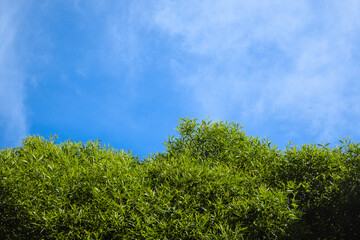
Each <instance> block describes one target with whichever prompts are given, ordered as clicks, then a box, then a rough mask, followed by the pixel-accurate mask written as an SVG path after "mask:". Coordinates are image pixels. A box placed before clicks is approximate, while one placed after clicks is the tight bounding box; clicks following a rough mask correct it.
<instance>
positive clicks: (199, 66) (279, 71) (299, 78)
mask: <svg viewBox="0 0 360 240" xmlns="http://www.w3.org/2000/svg"><path fill="white" fill-rule="evenodd" d="M316 4H318V5H316ZM157 9H158V11H157V13H156V14H155V17H154V21H155V23H156V24H157V27H158V28H159V29H161V30H162V31H163V32H165V33H167V34H169V35H170V36H172V37H173V39H174V40H176V42H177V43H180V44H181V45H180V47H181V48H182V49H183V50H185V51H186V52H188V53H189V54H192V55H193V56H196V57H200V59H202V60H203V61H202V62H200V63H196V66H195V67H194V66H193V67H191V68H189V69H190V70H184V69H186V67H182V68H181V69H183V70H182V72H179V67H178V68H177V75H178V77H179V82H180V84H181V85H182V86H184V87H186V88H188V89H189V91H191V92H192V93H193V96H194V99H196V101H197V102H199V103H200V107H199V111H201V112H202V113H203V115H204V116H210V117H212V118H230V119H232V120H234V117H235V118H237V119H238V120H240V121H242V122H243V121H244V120H245V122H249V123H250V122H251V123H256V124H258V125H261V124H264V123H265V122H266V121H267V119H269V118H271V119H273V120H274V121H288V122H291V123H297V124H300V123H301V124H305V125H306V126H307V127H306V129H300V130H301V131H305V132H309V134H310V135H311V134H312V135H316V136H317V137H318V138H317V139H316V141H320V140H324V141H328V140H329V141H330V140H331V141H334V139H333V137H334V136H335V137H336V139H337V138H338V137H339V134H344V133H345V132H346V133H348V132H349V131H351V133H353V134H360V131H359V130H358V129H360V128H359V123H358V122H359V121H357V120H359V118H360V112H359V108H358V107H357V106H358V102H360V97H359V96H358V93H357V91H352V90H351V89H358V90H360V82H359V79H358V78H359V74H360V71H359V65H360V64H359V63H360V62H359V60H360V59H359V50H360V48H359V47H358V46H359V40H360V28H359V27H360V4H359V2H358V1H352V0H345V1H341V2H338V1H326V2H325V1H324V2H321V3H314V2H313V1H295V2H294V1H286V0H277V1H270V2H266V1H265V2H264V1H245V0H244V1H237V0H236V1H235V0H224V1H215V0H213V1H195V2H194V1H168V0H164V1H162V2H161V3H159V4H158V8H157ZM356 54H357V55H356ZM174 61H175V62H177V65H181V64H186V60H183V59H182V60H178V61H177V60H176V59H175V60H174ZM354 125H355V126H356V128H354ZM347 126H349V127H347ZM350 126H351V127H350ZM336 139H335V140H336Z"/></svg>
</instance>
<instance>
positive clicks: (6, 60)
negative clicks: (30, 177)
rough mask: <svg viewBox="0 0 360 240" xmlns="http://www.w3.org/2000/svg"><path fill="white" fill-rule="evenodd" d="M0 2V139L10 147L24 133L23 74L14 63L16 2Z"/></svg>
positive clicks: (18, 141)
mask: <svg viewBox="0 0 360 240" xmlns="http://www.w3.org/2000/svg"><path fill="white" fill-rule="evenodd" d="M17 4H18V5H15V4H14V3H13V1H2V2H1V4H0V39H1V41H0V103H1V104H0V126H1V127H0V134H1V135H0V139H1V143H2V144H4V145H5V147H12V146H14V145H16V144H19V143H20V140H21V139H22V138H24V137H25V136H26V134H27V133H28V130H27V124H26V114H25V107H24V75H23V72H22V71H21V69H20V68H19V64H18V61H19V59H18V57H17V56H18V55H19V53H18V52H17V49H16V45H15V42H16V38H17V37H18V35H19V33H18V32H17V24H18V23H17V22H16V21H17V19H18V14H19V13H20V11H21V4H20V2H18V3H17Z"/></svg>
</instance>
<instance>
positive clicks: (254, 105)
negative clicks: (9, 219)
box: [0, 0, 360, 156]
mask: <svg viewBox="0 0 360 240" xmlns="http://www.w3.org/2000/svg"><path fill="white" fill-rule="evenodd" d="M359 93H360V2H359V1H356V0H343V1H335V0H327V1H310V0H309V1H305V0H299V1H286V0H275V1H244V0H222V1H214V0H208V1H189V0H182V1H170V0H157V1H152V0H135V1H127V0H122V1H110V0H96V1H95V0H86V1H85V0H67V1H63V0H61V1H60V0H52V1H49V0H43V1H35V0H27V1H25V0H16V1H15V0H0V103H1V105H0V147H13V146H17V145H19V144H20V143H21V139H24V138H25V136H29V135H37V134H39V135H41V136H44V137H46V138H48V137H49V135H50V134H57V135H59V137H60V140H61V141H65V140H67V139H72V138H73V139H74V140H75V141H83V142H86V141H89V140H94V139H100V140H103V143H105V144H110V145H112V146H113V147H114V148H117V149H125V150H132V151H133V153H134V154H139V155H140V156H146V155H147V154H148V153H154V152H158V151H162V150H163V149H164V147H163V145H162V143H163V142H164V141H165V140H166V139H167V137H168V136H169V135H173V134H175V130H174V129H175V127H176V126H177V120H178V119H179V117H185V116H189V117H191V118H197V119H200V120H201V119H207V118H209V119H211V120H214V121H217V120H219V119H220V120H227V121H234V122H239V123H241V124H242V126H243V127H244V130H245V131H246V133H247V134H248V135H251V136H259V137H269V139H270V141H272V142H273V143H274V144H275V145H277V146H278V147H279V148H281V149H283V148H284V147H285V146H286V145H288V142H289V141H291V142H293V143H294V144H307V143H310V142H312V143H320V142H321V141H323V142H326V143H327V142H329V143H332V144H337V143H338V140H340V138H341V137H343V138H346V137H347V136H349V137H351V138H352V139H354V140H355V141H359V139H360V106H359V103H360V94H359Z"/></svg>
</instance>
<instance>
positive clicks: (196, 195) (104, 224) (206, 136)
mask: <svg viewBox="0 0 360 240" xmlns="http://www.w3.org/2000/svg"><path fill="white" fill-rule="evenodd" d="M177 131H178V133H179V134H178V136H174V137H170V138H169V140H168V141H166V142H165V146H166V151H164V152H163V153H157V154H154V155H152V157H149V158H147V159H143V160H142V161H139V160H138V159H137V157H136V156H132V154H131V152H124V151H117V150H114V149H112V148H111V147H106V146H102V145H100V142H99V141H95V142H88V143H86V144H82V143H81V142H79V143H74V142H72V141H66V142H64V143H59V144H58V143H57V142H56V140H57V139H56V138H51V137H50V139H49V140H46V139H44V138H42V137H39V136H32V137H28V138H26V139H25V140H24V141H23V144H22V145H21V146H19V147H16V148H12V149H4V150H1V151H0V213H1V215H0V239H356V236H357V235H359V234H360V230H359V229H360V217H359V216H360V201H359V191H360V184H359V183H360V176H359V174H360V147H359V144H355V143H353V142H351V141H349V140H346V141H343V140H342V141H341V146H337V147H336V148H333V149H330V148H328V146H327V145H321V144H318V145H314V144H309V145H303V146H301V147H298V146H291V145H290V146H289V147H287V149H286V150H285V151H280V150H278V149H277V148H276V147H275V146H273V145H271V143H270V142H269V141H268V140H267V139H258V138H254V137H249V136H247V135H246V134H245V132H244V131H243V130H242V127H241V126H240V125H239V124H235V123H228V122H211V121H202V122H201V123H198V122H197V121H196V120H193V119H181V120H180V121H179V126H178V127H177Z"/></svg>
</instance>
